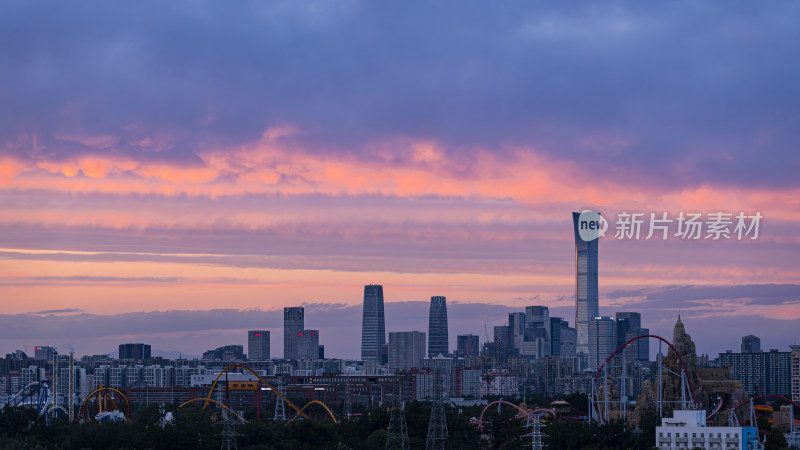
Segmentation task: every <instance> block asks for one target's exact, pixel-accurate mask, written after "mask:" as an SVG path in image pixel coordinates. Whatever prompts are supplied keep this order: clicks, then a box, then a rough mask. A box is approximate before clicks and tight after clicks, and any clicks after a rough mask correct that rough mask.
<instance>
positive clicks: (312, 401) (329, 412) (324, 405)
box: [286, 400, 339, 425]
mask: <svg viewBox="0 0 800 450" xmlns="http://www.w3.org/2000/svg"><path fill="white" fill-rule="evenodd" d="M311 405H320V406H322V407H323V408H325V411H326V412H327V413H328V416H330V418H331V420H333V423H339V421H338V420H336V416H335V415H333V411H331V409H330V408H328V405H326V404H325V403H322V402H321V401H319V400H311V401H310V402H308V403H306V404H305V406H303V407H302V408H301V409H300V412H303V411H305V410H306V409H307V408H308V407H310V406H311ZM298 417H300V414H296V415H295V416H294V417H292V418H291V419H289V421H288V422H286V425H289V424H290V423H292V422H294V420H295V419H297V418H298Z"/></svg>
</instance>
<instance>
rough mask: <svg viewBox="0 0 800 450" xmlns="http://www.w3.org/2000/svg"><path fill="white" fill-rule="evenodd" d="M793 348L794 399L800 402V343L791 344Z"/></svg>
mask: <svg viewBox="0 0 800 450" xmlns="http://www.w3.org/2000/svg"><path fill="white" fill-rule="evenodd" d="M789 348H791V349H792V351H791V352H790V353H791V354H792V381H791V383H792V401H793V402H795V403H800V345H798V344H794V345H790V346H789Z"/></svg>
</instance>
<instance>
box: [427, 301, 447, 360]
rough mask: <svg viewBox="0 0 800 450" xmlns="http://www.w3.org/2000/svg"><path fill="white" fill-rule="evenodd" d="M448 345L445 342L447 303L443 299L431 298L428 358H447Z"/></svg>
mask: <svg viewBox="0 0 800 450" xmlns="http://www.w3.org/2000/svg"><path fill="white" fill-rule="evenodd" d="M449 353H450V345H449V342H448V340H447V302H446V299H445V297H442V296H433V297H431V309H430V315H429V316H428V356H430V357H433V356H437V355H439V354H442V355H444V356H447V355H448V354H449Z"/></svg>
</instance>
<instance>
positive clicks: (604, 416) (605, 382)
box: [0, 334, 800, 448]
mask: <svg viewBox="0 0 800 450" xmlns="http://www.w3.org/2000/svg"><path fill="white" fill-rule="evenodd" d="M639 339H656V340H658V341H659V352H658V357H657V366H658V373H657V374H656V380H657V381H656V382H657V386H656V395H655V396H656V412H657V413H658V415H659V417H663V414H664V404H666V403H673V404H677V405H676V406H677V408H673V409H681V410H698V409H702V406H701V403H700V402H698V399H697V398H696V396H695V389H694V387H693V386H692V381H691V378H690V377H689V376H688V373H689V371H688V370H687V366H686V364H685V362H684V360H683V358H682V357H681V355H680V353H679V352H678V351H677V350H676V348H675V347H674V346H673V344H671V343H670V342H668V341H667V340H666V339H664V338H662V337H660V336H656V335H651V334H647V335H642V336H637V337H635V338H633V339H630V340H628V341H627V342H626V343H625V344H623V345H621V346H620V347H619V348H617V349H616V350H615V351H614V352H613V353H612V354H611V355H610V356H609V357H608V358H606V360H605V362H604V363H603V364H602V365H601V366H600V368H598V369H597V372H596V373H595V375H594V377H593V378H592V389H591V394H590V396H589V412H588V414H586V413H583V412H582V411H578V410H576V409H574V408H573V409H572V411H570V413H572V412H574V413H577V414H578V415H577V416H575V415H570V414H566V415H565V414H563V413H557V412H556V411H554V410H553V409H549V408H537V409H528V408H527V406H525V405H524V404H521V405H519V406H518V405H515V404H513V403H511V402H508V401H505V400H503V399H500V400H497V401H493V402H491V403H489V404H488V405H487V406H486V407H485V408H484V409H483V411H482V412H481V415H480V417H479V418H473V419H471V422H472V423H473V424H475V425H477V426H478V427H479V428H480V429H481V430H482V431H483V429H484V425H485V424H486V423H488V422H487V421H486V420H484V416H485V415H486V414H487V412H489V411H491V410H492V408H493V407H494V406H496V407H497V412H498V414H500V412H501V411H500V408H501V406H502V405H506V406H508V407H511V408H513V409H514V410H516V411H517V414H516V417H517V418H518V419H524V420H525V421H526V427H528V428H529V429H530V430H531V431H530V433H529V434H528V435H526V436H529V437H530V438H531V442H532V445H533V448H541V447H540V446H541V440H542V437H543V436H545V434H544V433H542V428H543V427H544V426H545V424H546V423H547V422H548V421H549V420H553V419H573V420H589V421H595V422H598V423H607V422H609V421H610V420H611V418H612V415H611V413H612V410H611V405H615V406H616V407H617V408H618V412H617V414H616V415H617V417H618V418H620V419H622V420H625V418H626V414H627V407H628V401H627V397H626V396H624V395H621V396H620V398H619V399H617V400H612V399H610V398H609V390H610V388H611V387H612V386H615V387H616V388H618V392H622V393H624V392H626V391H627V390H626V386H625V382H626V376H625V375H626V365H627V363H626V361H625V354H626V352H624V351H623V350H624V349H625V348H626V347H627V346H628V345H630V344H632V343H633V342H635V341H637V340H639ZM663 344H666V345H667V346H668V347H669V349H670V350H671V351H672V352H673V353H674V354H675V355H676V357H677V362H678V363H679V367H680V373H676V372H674V371H672V370H670V369H669V368H667V367H665V366H664V365H663V364H662V362H663V361H662V359H663V358H662V356H663V353H662V352H661V346H662V345H663ZM620 352H621V357H620V358H619V359H621V364H620V365H619V366H616V367H614V368H615V369H617V370H616V371H615V373H616V374H620V375H621V376H620V378H619V379H618V380H616V381H615V380H614V379H613V378H614V376H613V374H610V373H609V372H610V371H609V368H610V367H612V366H611V364H612V362H615V361H617V360H615V357H616V356H617V355H618V354H620ZM69 365H70V371H69V375H70V377H69V378H70V379H69V393H68V394H67V395H66V396H63V397H64V398H65V399H66V405H61V404H59V393H58V389H57V385H56V384H55V383H53V382H52V380H40V381H34V382H31V383H29V384H27V385H26V386H25V387H23V388H22V389H21V390H20V391H19V392H18V393H16V394H15V395H12V396H10V397H8V398H7V399H6V401H5V402H4V403H0V407H3V406H5V405H10V406H13V407H26V408H35V409H36V411H37V413H38V414H37V420H44V421H45V423H50V421H51V420H52V419H53V418H55V417H58V418H63V419H66V420H68V421H69V422H70V423H71V422H73V421H74V416H73V415H74V410H75V408H74V406H73V407H70V406H71V405H72V404H73V402H72V401H70V400H72V399H74V398H75V393H74V391H73V386H74V382H73V380H72V374H73V373H74V370H72V369H73V365H74V359H73V353H72V352H70V360H69ZM53 367H54V368H55V370H54V371H53V372H54V373H58V358H57V355H56V356H54V358H53ZM673 367H674V366H673ZM229 372H231V373H244V372H249V373H250V374H251V375H253V376H254V377H255V378H256V380H257V382H255V381H254V382H252V384H253V385H254V387H252V389H253V390H257V391H258V392H259V393H260V391H261V390H269V391H271V392H272V393H273V394H274V395H275V397H276V420H278V419H277V418H278V417H279V410H280V411H286V412H288V413H289V414H286V412H283V413H282V414H280V418H281V419H282V420H285V421H286V425H288V424H289V423H291V422H293V421H295V420H297V419H306V420H308V419H310V418H311V417H310V416H309V413H310V411H311V410H312V408H313V407H315V406H316V407H318V408H320V409H321V410H322V411H323V412H324V415H325V416H327V417H329V418H330V419H331V421H333V422H334V423H339V422H340V420H339V419H337V417H336V415H335V414H334V413H333V411H331V409H330V408H329V407H328V406H327V405H326V404H325V403H323V402H321V401H319V400H312V401H309V402H308V403H306V404H305V405H303V406H302V407H299V406H297V405H296V404H294V403H293V402H292V401H291V400H289V399H288V398H287V396H286V391H285V389H283V387H282V384H278V386H277V387H276V386H273V384H271V383H270V382H268V381H267V380H266V379H264V378H263V377H262V376H261V375H259V374H258V373H256V372H255V371H253V370H252V369H251V368H249V367H247V366H245V365H242V364H234V365H231V366H228V367H226V368H225V369H223V370H222V371H221V372H220V373H219V375H217V377H216V378H215V380H214V382H213V383H212V385H211V387H210V389H209V390H208V394H207V395H206V396H205V397H200V398H195V399H191V400H189V401H187V402H184V403H182V404H181V405H180V406H179V407H178V408H184V407H186V406H188V405H192V404H198V403H202V409H206V408H207V407H208V406H209V404H211V403H213V404H215V405H218V406H219V407H221V408H222V410H223V414H222V417H223V425H225V427H224V431H223V440H224V439H226V436H227V438H230V439H234V438H235V436H236V433H235V430H234V429H233V426H234V425H235V423H244V422H245V419H244V416H243V415H242V414H241V413H240V412H237V411H234V410H233V409H232V408H231V407H230V406H229V405H230V401H229V399H228V393H229V391H230V390H231V389H234V390H235V388H234V387H232V386H231V385H230V384H229V383H228V373H229ZM601 375H602V377H601ZM223 376H224V379H223ZM667 376H673V377H677V378H678V379H679V380H680V400H671V401H668V400H665V399H664V395H663V394H664V392H663V387H662V385H663V381H664V377H667ZM279 383H280V380H279ZM614 383H616V385H614ZM223 386H224V388H218V387H223ZM215 393H216V397H217V398H216V399H215V398H213V397H214V395H215ZM346 395H347V396H348V397H349V395H350V390H349V386H348V389H347V392H346ZM763 398H775V399H778V400H782V401H785V402H787V403H789V404H790V405H791V408H790V411H789V414H790V416H791V419H790V421H789V423H790V424H791V425H790V432H789V433H787V434H786V438H787V441H789V442H790V444H791V445H798V444H800V431H797V430H796V429H795V420H794V410H793V408H798V409H799V410H800V405H798V404H797V403H795V402H793V401H792V400H791V399H788V398H785V397H782V396H777V395H759V396H756V397H752V398H750V399H748V400H746V401H743V402H741V403H739V404H737V405H735V406H732V407H731V405H727V407H728V408H730V411H731V413H730V416H729V421H730V422H731V423H733V422H735V423H736V424H738V425H739V426H742V424H743V423H744V422H745V421H746V422H748V423H749V424H750V425H749V426H756V422H757V421H756V418H757V414H770V413H771V412H772V410H771V408H770V407H767V406H764V405H756V404H755V401H756V400H760V399H763ZM345 403H346V404H347V403H350V402H347V401H346V402H345ZM706 404H707V405H709V407H708V409H707V410H706V412H707V416H706V422H709V423H711V421H712V420H713V419H719V417H718V414H720V412H721V411H722V409H723V407H726V405H725V401H724V398H723V397H722V396H718V397H716V398H715V397H714V396H713V395H711V396H709V398H708V399H707V403H706ZM745 406H748V407H749V408H747V409H746V410H745V409H743V408H744V407H745ZM286 407H288V408H287V409H288V411H287V410H286V409H285V408H286ZM351 408H352V406H349V407H348V406H347V405H346V406H345V410H348V409H351ZM556 409H557V408H556ZM709 410H710V412H709ZM740 411H741V412H740ZM748 412H749V414H748ZM748 415H749V417H747V416H748ZM287 416H288V417H287ZM740 416H741V417H740ZM257 417H259V418H260V417H261V411H260V402H259V409H258V413H257ZM398 417H399V416H398ZM77 419H78V421H79V422H88V421H98V422H109V421H128V422H130V421H132V420H133V416H132V410H131V404H130V402H129V400H128V399H127V398H126V396H125V395H124V394H123V392H121V391H120V390H118V389H115V388H112V387H108V386H102V385H101V386H99V387H98V388H97V389H95V390H94V391H92V392H91V393H90V394H89V395H88V396H87V397H86V399H85V400H84V401H83V403H82V404H81V407H80V411H79V413H78V417H77ZM398 423H399V422H398ZM228 425H230V426H228ZM401 428H402V427H401ZM758 431H759V432H762V433H764V432H763V431H762V430H758ZM226 433H227V434H226Z"/></svg>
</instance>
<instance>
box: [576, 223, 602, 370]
mask: <svg viewBox="0 0 800 450" xmlns="http://www.w3.org/2000/svg"><path fill="white" fill-rule="evenodd" d="M580 215H581V213H577V212H573V213H572V223H573V226H574V228H575V331H576V334H577V342H576V345H575V352H576V353H583V354H584V355H587V356H588V355H589V322H590V321H591V320H592V318H594V317H597V316H599V315H600V307H599V302H598V289H597V242H598V239H593V240H591V241H588V242H587V241H584V240H583V238H581V236H580V233H579V231H578V230H579V229H580V228H579V227H580V226H581V224H580V223H578V222H579V220H578V219H579V217H580Z"/></svg>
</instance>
